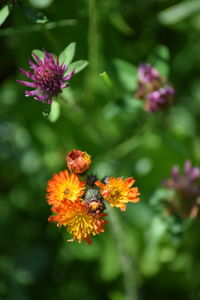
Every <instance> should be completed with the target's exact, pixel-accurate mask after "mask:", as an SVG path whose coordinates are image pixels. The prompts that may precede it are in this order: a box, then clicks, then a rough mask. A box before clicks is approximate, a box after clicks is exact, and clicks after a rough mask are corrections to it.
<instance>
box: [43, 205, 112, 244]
mask: <svg viewBox="0 0 200 300" xmlns="http://www.w3.org/2000/svg"><path fill="white" fill-rule="evenodd" d="M52 211H53V212H54V213H56V215H53V216H50V217H49V219H48V220H49V221H50V222H56V223H57V225H58V227H61V226H62V225H63V226H65V227H66V230H67V231H68V232H69V233H70V234H72V235H73V237H72V239H71V240H68V241H69V242H73V241H74V240H75V239H77V240H78V242H79V243H81V242H82V241H83V240H86V242H87V243H88V244H91V239H90V235H96V234H99V233H101V232H104V225H105V224H106V222H107V221H106V220H103V219H100V218H101V217H104V216H106V214H98V215H94V214H90V213H89V211H88V207H87V203H86V202H85V201H81V200H80V199H77V200H76V201H74V202H71V201H69V200H64V202H63V205H61V206H59V207H55V206H54V207H52Z"/></svg>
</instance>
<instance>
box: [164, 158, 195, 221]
mask: <svg viewBox="0 0 200 300" xmlns="http://www.w3.org/2000/svg"><path fill="white" fill-rule="evenodd" d="M164 186H165V187H167V188H169V189H172V190H174V191H175V194H176V196H175V198H174V199H169V201H168V203H169V204H170V209H171V210H172V211H174V210H176V211H178V212H179V214H180V215H181V216H182V217H188V216H191V217H196V215H197V214H198V213H199V208H200V168H199V167H192V166H191V162H190V161H189V160H187V161H186V162H185V167H184V172H183V174H181V173H180V170H179V167H177V166H175V167H173V169H172V173H171V177H170V178H169V179H167V180H165V181H164Z"/></svg>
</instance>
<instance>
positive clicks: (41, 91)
mask: <svg viewBox="0 0 200 300" xmlns="http://www.w3.org/2000/svg"><path fill="white" fill-rule="evenodd" d="M43 52H44V60H43V61H42V60H41V59H40V58H39V57H38V56H37V55H36V54H35V53H33V56H34V58H35V60H36V62H37V64H36V63H34V62H33V61H32V60H29V64H30V68H31V69H32V70H33V73H31V72H30V71H25V70H23V69H22V68H20V71H21V72H22V73H23V74H24V75H25V76H26V77H28V78H29V79H31V80H32V82H29V81H22V80H17V82H19V83H21V84H23V85H25V86H28V87H31V88H34V90H33V91H25V96H27V97H29V96H34V99H35V100H39V101H42V102H47V103H48V104H51V102H52V98H53V97H56V96H58V95H59V94H60V93H61V91H62V89H63V88H65V87H67V86H68V83H66V82H67V81H68V80H69V79H70V78H71V77H72V75H73V74H74V70H73V71H72V72H70V73H69V74H67V75H65V73H66V71H67V68H68V66H67V65H64V64H59V61H58V57H56V58H55V59H54V57H53V55H52V54H51V53H47V52H46V51H45V50H44V49H43Z"/></svg>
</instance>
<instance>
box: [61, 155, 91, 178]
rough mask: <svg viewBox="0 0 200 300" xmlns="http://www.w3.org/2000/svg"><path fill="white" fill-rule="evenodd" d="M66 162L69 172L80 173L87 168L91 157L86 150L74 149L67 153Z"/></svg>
mask: <svg viewBox="0 0 200 300" xmlns="http://www.w3.org/2000/svg"><path fill="white" fill-rule="evenodd" d="M66 163H67V166H68V169H69V170H70V171H71V172H74V173H76V174H82V173H84V172H85V171H87V170H88V169H89V167H90V164H91V158H90V155H89V154H88V153H87V152H83V151H80V150H75V149H74V150H72V151H71V152H69V153H68V155H67V157H66Z"/></svg>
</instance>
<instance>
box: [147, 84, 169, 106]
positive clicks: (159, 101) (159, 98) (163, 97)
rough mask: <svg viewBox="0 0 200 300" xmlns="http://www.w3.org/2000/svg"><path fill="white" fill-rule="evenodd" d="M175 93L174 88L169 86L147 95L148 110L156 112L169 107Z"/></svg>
mask: <svg viewBox="0 0 200 300" xmlns="http://www.w3.org/2000/svg"><path fill="white" fill-rule="evenodd" d="M174 95H175V91H174V88H173V87H172V86H167V87H165V88H161V89H159V90H157V91H154V92H152V93H150V94H148V96H147V101H146V104H145V108H146V110H147V111H150V112H156V111H159V110H164V109H165V108H168V106H169V105H170V104H171V102H172V100H173V98H174Z"/></svg>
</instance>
